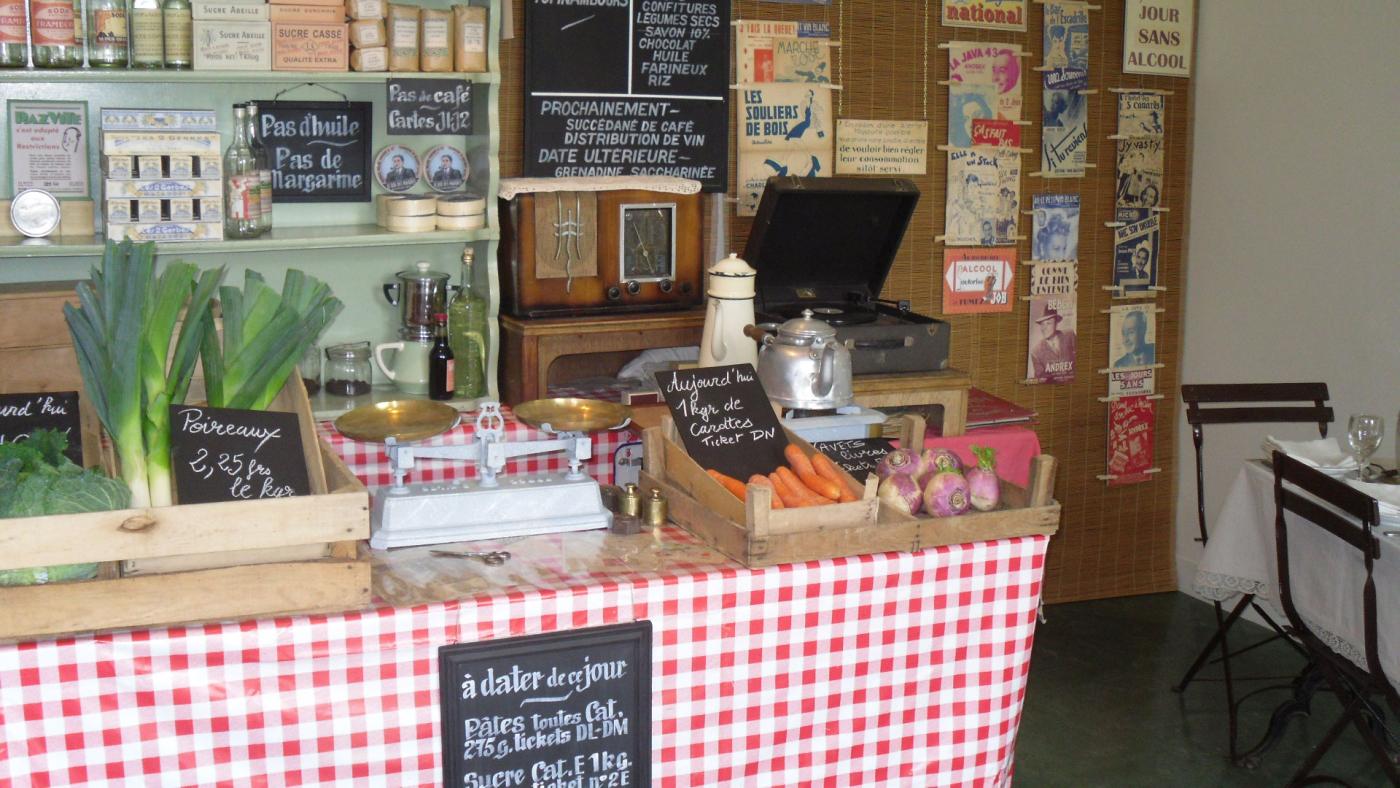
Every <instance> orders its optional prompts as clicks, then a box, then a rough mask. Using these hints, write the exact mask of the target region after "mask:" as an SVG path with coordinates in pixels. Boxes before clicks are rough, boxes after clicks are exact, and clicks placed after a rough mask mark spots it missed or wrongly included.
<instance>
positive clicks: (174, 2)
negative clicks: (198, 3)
mask: <svg viewBox="0 0 1400 788" xmlns="http://www.w3.org/2000/svg"><path fill="white" fill-rule="evenodd" d="M160 14H161V18H162V19H163V21H164V22H165V67H166V68H173V69H187V68H190V66H191V64H192V62H193V56H192V49H193V47H192V44H193V42H194V34H193V32H192V30H191V27H192V22H191V21H190V20H191V17H190V0H165V1H164V2H163V3H161V5H160Z"/></svg>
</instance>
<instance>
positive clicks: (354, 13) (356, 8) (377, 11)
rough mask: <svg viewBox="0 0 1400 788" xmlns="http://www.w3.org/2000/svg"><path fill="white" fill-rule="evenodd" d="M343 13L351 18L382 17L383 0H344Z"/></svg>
mask: <svg viewBox="0 0 1400 788" xmlns="http://www.w3.org/2000/svg"><path fill="white" fill-rule="evenodd" d="M345 15H346V16H348V17H350V18H351V19H383V18H384V0H345Z"/></svg>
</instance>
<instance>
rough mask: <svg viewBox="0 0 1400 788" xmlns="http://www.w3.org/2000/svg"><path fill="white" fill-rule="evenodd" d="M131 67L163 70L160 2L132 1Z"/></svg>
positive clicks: (163, 32)
mask: <svg viewBox="0 0 1400 788" xmlns="http://www.w3.org/2000/svg"><path fill="white" fill-rule="evenodd" d="M130 17H131V20H130V26H131V67H132V68H163V67H164V66H165V31H164V27H165V21H164V19H163V18H162V15H161V11H160V0H132V3H131V14H130Z"/></svg>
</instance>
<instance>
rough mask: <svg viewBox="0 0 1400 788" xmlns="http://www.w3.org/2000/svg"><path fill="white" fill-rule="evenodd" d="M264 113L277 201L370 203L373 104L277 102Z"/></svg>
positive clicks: (263, 106) (262, 121) (266, 106)
mask: <svg viewBox="0 0 1400 788" xmlns="http://www.w3.org/2000/svg"><path fill="white" fill-rule="evenodd" d="M258 108H259V114H258V124H259V125H260V126H261V131H262V137H263V144H264V145H266V146H267V155H268V159H269V164H270V165H271V166H272V200H273V202H368V201H369V187H370V182H371V180H372V179H373V176H372V175H371V165H372V163H373V160H374V159H373V155H374V154H373V152H372V151H373V150H374V147H373V144H372V141H371V133H372V132H373V131H374V103H373V102H369V101H273V102H270V103H266V104H259V105H258Z"/></svg>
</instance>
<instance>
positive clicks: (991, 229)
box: [943, 147, 1021, 246]
mask: <svg viewBox="0 0 1400 788" xmlns="http://www.w3.org/2000/svg"><path fill="white" fill-rule="evenodd" d="M947 194H948V197H947V202H946V208H945V212H944V240H943V243H944V245H945V246H1000V245H1004V244H1015V243H1016V227H1017V221H1018V219H1019V218H1020V213H1021V212H1020V205H1021V154H1019V153H1015V152H1012V151H1002V150H999V149H997V148H986V147H983V148H955V149H953V150H951V151H949V152H948V192H947Z"/></svg>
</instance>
